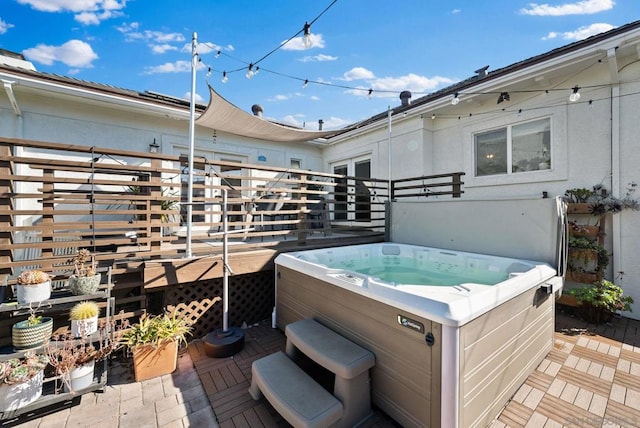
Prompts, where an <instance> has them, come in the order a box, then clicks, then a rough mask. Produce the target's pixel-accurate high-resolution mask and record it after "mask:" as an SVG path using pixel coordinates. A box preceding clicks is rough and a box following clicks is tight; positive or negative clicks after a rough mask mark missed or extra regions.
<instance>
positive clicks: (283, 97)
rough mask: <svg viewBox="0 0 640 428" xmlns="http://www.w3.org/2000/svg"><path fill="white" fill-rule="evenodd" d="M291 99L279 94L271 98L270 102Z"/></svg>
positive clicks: (288, 96)
mask: <svg viewBox="0 0 640 428" xmlns="http://www.w3.org/2000/svg"><path fill="white" fill-rule="evenodd" d="M290 98H291V95H285V94H278V95H274V96H272V97H270V98H269V101H286V100H288V99H290Z"/></svg>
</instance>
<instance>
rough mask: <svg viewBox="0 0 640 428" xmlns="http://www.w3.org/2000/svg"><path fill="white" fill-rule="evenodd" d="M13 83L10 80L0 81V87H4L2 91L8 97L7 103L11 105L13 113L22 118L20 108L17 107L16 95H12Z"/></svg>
mask: <svg viewBox="0 0 640 428" xmlns="http://www.w3.org/2000/svg"><path fill="white" fill-rule="evenodd" d="M14 83H15V82H13V81H10V80H4V79H3V80H2V85H3V86H4V90H5V92H6V93H7V96H8V97H9V102H10V103H11V107H12V108H13V111H14V113H15V114H16V116H18V117H22V112H21V111H20V106H19V105H18V101H17V100H16V95H15V94H14V93H13V84H14Z"/></svg>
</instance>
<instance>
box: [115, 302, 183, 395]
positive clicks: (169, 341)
mask: <svg viewBox="0 0 640 428" xmlns="http://www.w3.org/2000/svg"><path fill="white" fill-rule="evenodd" d="M190 334H191V326H190V325H189V324H188V323H187V321H186V320H184V319H183V318H180V317H178V316H177V314H176V313H175V312H174V313H173V314H168V313H166V312H165V313H163V314H161V315H149V314H146V315H143V316H142V317H141V318H140V321H139V322H138V323H136V324H133V325H132V326H131V327H130V328H129V329H128V330H125V331H124V332H123V334H122V343H123V344H124V345H125V346H126V347H127V348H128V349H129V351H130V352H131V353H132V354H133V368H134V374H135V379H136V382H139V381H141V380H146V379H151V378H154V377H157V376H162V375H164V374H169V373H172V372H173V371H174V370H175V369H176V366H177V361H178V347H179V345H180V344H186V343H187V336H189V335H190Z"/></svg>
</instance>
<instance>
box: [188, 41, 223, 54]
mask: <svg viewBox="0 0 640 428" xmlns="http://www.w3.org/2000/svg"><path fill="white" fill-rule="evenodd" d="M180 50H181V51H182V52H189V53H190V52H191V43H187V44H185V45H183V46H182V49H180ZM233 50H234V47H233V45H227V46H220V45H218V44H215V43H212V42H199V43H198V44H197V46H196V51H197V52H198V54H200V55H205V54H208V53H211V52H216V53H217V52H218V51H220V52H225V51H226V52H233Z"/></svg>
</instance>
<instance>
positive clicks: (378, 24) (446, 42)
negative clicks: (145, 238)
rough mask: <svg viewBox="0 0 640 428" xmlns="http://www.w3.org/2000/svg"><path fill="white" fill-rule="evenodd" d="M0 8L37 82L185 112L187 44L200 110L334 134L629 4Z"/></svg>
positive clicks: (584, 28)
mask: <svg viewBox="0 0 640 428" xmlns="http://www.w3.org/2000/svg"><path fill="white" fill-rule="evenodd" d="M0 1H1V4H2V7H1V8H0V48H2V49H6V50H10V51H14V52H19V53H22V54H24V55H25V57H26V58H27V59H28V60H30V61H32V62H33V64H34V65H35V67H36V68H37V69H38V70H39V71H43V72H48V73H54V74H60V75H65V76H71V77H75V78H78V79H83V80H88V81H92V82H98V83H104V84H109V85H113V86H118V87H122V88H127V89H134V90H139V91H145V90H149V91H154V92H160V93H164V94H168V95H172V96H176V97H184V98H187V99H188V98H189V96H190V88H191V73H190V68H191V62H190V61H191V39H192V34H193V33H194V32H196V33H197V35H198V42H199V43H198V48H197V51H198V58H199V62H198V70H197V73H196V81H197V86H196V96H197V98H198V100H199V101H200V102H202V103H205V104H206V103H207V102H208V91H207V83H209V84H211V85H212V86H213V87H214V88H215V89H216V90H217V91H218V92H219V93H220V94H221V95H222V96H223V97H225V98H226V99H227V100H229V101H230V102H232V103H234V104H235V105H237V106H238V107H240V108H242V109H244V110H246V111H248V112H250V111H251V106H252V105H253V104H256V103H257V104H260V105H261V106H262V107H263V109H264V115H265V116H266V117H268V118H271V119H274V120H277V121H281V122H286V123H291V124H295V125H298V126H303V125H304V126H306V127H307V128H309V129H316V128H317V121H318V119H323V121H324V123H325V125H324V127H325V129H332V128H339V127H342V126H345V125H347V124H350V123H353V122H356V121H358V120H361V119H364V118H367V117H370V116H372V115H375V114H377V113H381V112H384V111H386V109H387V106H389V105H391V106H396V105H399V103H400V101H399V98H398V95H399V93H400V92H401V91H403V90H410V91H411V92H412V93H413V94H414V95H413V96H414V98H417V97H419V96H421V95H423V94H427V93H430V92H433V91H436V90H439V89H442V88H443V87H446V86H448V85H450V84H452V83H454V82H456V81H459V80H462V79H465V78H468V77H470V76H472V75H473V74H474V70H476V69H478V68H481V67H484V66H486V65H489V70H495V69H498V68H501V67H504V66H507V65H510V64H512V63H515V62H518V61H521V60H523V59H526V58H529V57H532V56H535V55H538V54H541V53H544V52H547V51H550V50H552V49H555V48H557V47H559V46H563V45H566V44H568V43H572V42H574V41H577V40H581V39H584V38H586V37H589V36H591V35H593V34H596V33H599V32H602V31H607V30H610V29H612V28H614V27H618V26H620V25H624V24H626V23H629V22H633V21H635V20H638V19H640V1H639V0H549V1H547V2H540V3H535V2H530V1H519V0H493V1H486V0H457V1H456V0H453V1H452V0H449V1H436V0H402V1H390V0H336V1H334V0H314V1H299V0H295V1H294V0H262V1H255V0H227V1H219V0H210V1H192V0H183V1H175V0H0ZM316 18H317V19H316ZM314 20H315V21H314ZM312 21H314V22H313V25H312V26H311V28H310V43H311V46H310V47H309V48H307V49H305V47H304V45H303V43H302V42H303V40H302V37H301V36H302V34H303V32H302V30H303V27H304V24H305V22H312ZM294 36H295V37H294ZM292 37H293V38H292ZM290 38H291V40H290V41H289V42H288V43H286V44H284V45H283V43H284V42H285V41H287V40H289V39H290ZM218 53H219V54H218ZM252 63H256V64H257V65H256V66H257V67H258V68H259V69H258V73H257V74H255V75H254V76H253V77H252V78H251V79H248V78H247V77H246V76H245V75H246V72H247V68H248V66H249V64H252ZM224 72H226V74H227V81H226V83H222V81H221V80H222V77H223V73H224ZM305 80H308V81H309V83H308V84H307V85H306V87H303V86H304V83H305ZM369 89H373V92H372V93H371V97H369V96H368V95H369Z"/></svg>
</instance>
